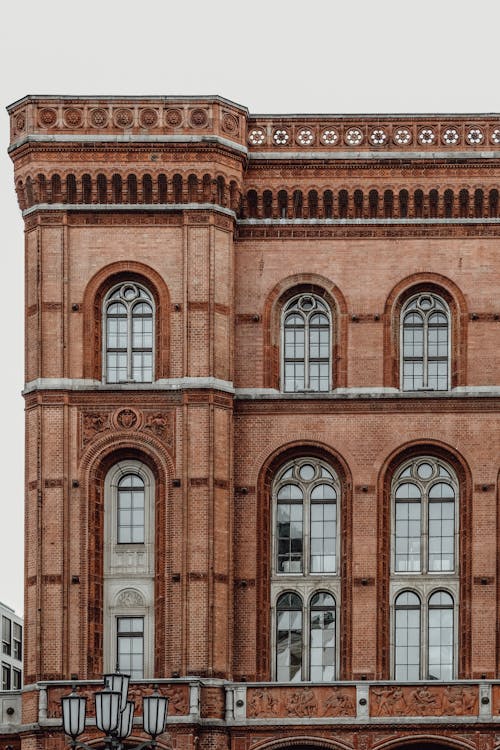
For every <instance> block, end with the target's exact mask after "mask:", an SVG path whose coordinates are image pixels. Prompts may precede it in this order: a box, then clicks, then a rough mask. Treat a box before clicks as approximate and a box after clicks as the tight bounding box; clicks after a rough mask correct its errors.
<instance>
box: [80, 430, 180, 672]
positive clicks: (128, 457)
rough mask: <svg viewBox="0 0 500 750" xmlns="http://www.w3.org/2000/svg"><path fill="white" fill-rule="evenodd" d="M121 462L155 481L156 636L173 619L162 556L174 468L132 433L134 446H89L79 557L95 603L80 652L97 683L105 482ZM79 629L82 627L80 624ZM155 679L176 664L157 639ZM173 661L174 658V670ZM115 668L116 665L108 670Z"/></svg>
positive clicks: (122, 442)
mask: <svg viewBox="0 0 500 750" xmlns="http://www.w3.org/2000/svg"><path fill="white" fill-rule="evenodd" d="M122 462H137V463H139V464H141V465H143V466H145V467H147V469H149V471H150V472H151V474H152V476H153V477H154V528H155V549H156V554H155V556H154V627H155V630H156V632H158V633H162V634H164V633H167V632H171V628H172V622H171V614H170V613H169V611H168V610H167V611H166V609H165V601H168V600H169V597H170V595H171V592H170V583H169V579H167V578H166V577H165V564H164V560H165V555H167V554H168V542H167V540H168V539H169V538H170V536H169V528H170V524H171V513H172V509H171V501H170V497H169V495H170V493H169V485H168V481H167V480H168V477H169V476H173V473H174V467H173V463H172V461H171V458H170V456H169V455H168V453H166V452H165V451H164V447H163V446H161V445H160V444H159V443H158V445H156V440H154V439H153V438H151V437H148V438H145V437H143V436H141V434H139V433H135V434H134V441H133V444H131V443H130V441H129V440H128V436H127V435H123V436H122V437H120V436H119V435H116V433H114V434H112V435H106V436H104V437H103V438H102V439H101V440H100V441H99V444H98V445H95V444H94V445H92V444H91V445H89V447H88V449H87V451H86V452H85V453H84V455H83V457H82V463H81V479H80V487H81V492H82V496H83V497H88V504H86V506H85V508H84V513H83V515H82V524H83V527H82V528H83V530H82V538H83V539H85V543H84V549H83V551H82V554H83V555H84V557H85V559H88V561H89V564H88V577H87V591H88V595H89V599H90V600H91V601H92V602H93V603H94V604H93V606H92V607H91V608H90V609H89V611H88V612H86V613H84V615H83V619H84V620H85V619H86V621H87V627H88V634H87V642H88V643H89V644H91V647H89V648H88V649H87V650H86V651H84V652H82V657H81V658H82V659H83V661H82V662H81V667H80V670H81V673H82V675H85V678H86V679H98V678H99V676H100V675H102V673H103V671H104V670H103V643H104V635H105V634H104V630H103V625H104V599H103V585H102V582H103V579H104V539H105V537H104V517H105V514H104V512H103V510H104V499H105V485H106V479H107V477H109V476H111V474H110V472H112V470H113V467H114V466H116V465H118V464H120V463H122ZM82 624H83V623H82ZM154 648H155V653H154V675H155V676H158V675H161V674H169V673H170V671H171V670H172V669H174V668H178V659H177V658H176V657H175V655H173V654H172V653H170V652H168V651H165V648H164V646H163V641H162V640H161V639H155V640H154ZM172 659H175V665H176V666H175V667H174V666H173V663H172ZM112 666H113V668H114V666H115V665H112Z"/></svg>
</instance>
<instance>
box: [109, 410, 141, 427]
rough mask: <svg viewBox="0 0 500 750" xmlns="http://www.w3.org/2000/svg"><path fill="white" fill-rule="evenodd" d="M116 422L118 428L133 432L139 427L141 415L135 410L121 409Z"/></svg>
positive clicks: (115, 418) (116, 416)
mask: <svg viewBox="0 0 500 750" xmlns="http://www.w3.org/2000/svg"><path fill="white" fill-rule="evenodd" d="M114 420H115V422H116V424H117V425H118V427H121V428H122V429H123V430H131V429H132V428H133V427H137V424H138V422H139V415H138V413H137V412H136V411H135V409H121V410H120V411H118V412H117V413H116V414H115V416H114Z"/></svg>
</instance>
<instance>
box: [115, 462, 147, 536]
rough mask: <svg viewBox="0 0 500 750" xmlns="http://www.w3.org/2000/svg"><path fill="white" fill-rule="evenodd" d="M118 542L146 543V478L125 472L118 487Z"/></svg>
mask: <svg viewBox="0 0 500 750" xmlns="http://www.w3.org/2000/svg"><path fill="white" fill-rule="evenodd" d="M117 494H118V501H117V506H118V507H117V542H118V544H144V480H143V479H142V478H141V477H140V476H138V475H137V474H125V476H123V477H122V478H121V479H120V480H119V482H118V488H117Z"/></svg>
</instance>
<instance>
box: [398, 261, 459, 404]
mask: <svg viewBox="0 0 500 750" xmlns="http://www.w3.org/2000/svg"><path fill="white" fill-rule="evenodd" d="M421 294H431V295H435V296H436V297H439V298H441V299H442V300H443V302H444V303H445V304H446V305H447V307H448V310H449V315H450V329H451V331H450V333H451V335H450V340H449V387H450V388H456V387H458V386H464V385H466V384H467V324H468V310H467V304H466V301H465V297H464V295H463V293H462V292H461V290H460V289H459V288H458V287H457V285H456V284H455V283H454V282H453V281H451V280H450V279H448V278H447V277H445V276H442V275H441V274H435V273H419V274H413V275H412V276H410V277H407V278H406V279H402V280H401V281H400V282H399V283H398V284H396V286H395V287H393V289H392V290H391V292H390V294H389V296H388V298H387V300H386V304H385V308H384V317H383V322H384V386H387V387H392V388H398V389H402V380H401V359H402V358H401V352H402V349H401V339H402V334H401V313H402V310H403V308H404V306H405V305H406V304H407V303H408V302H409V301H410V299H412V298H415V297H418V296H419V295H421ZM415 393H417V394H418V391H416V392H415Z"/></svg>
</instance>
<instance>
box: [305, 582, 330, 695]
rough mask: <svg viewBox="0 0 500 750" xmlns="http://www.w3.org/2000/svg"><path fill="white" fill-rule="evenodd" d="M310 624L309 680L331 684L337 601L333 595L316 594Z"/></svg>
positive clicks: (310, 612)
mask: <svg viewBox="0 0 500 750" xmlns="http://www.w3.org/2000/svg"><path fill="white" fill-rule="evenodd" d="M309 622H310V627H309V679H310V680H312V681H314V682H329V681H331V680H334V679H335V599H334V598H333V596H332V595H331V594H328V593H326V592H324V591H320V592H318V593H317V594H314V596H313V597H312V598H311V603H310V608H309Z"/></svg>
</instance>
